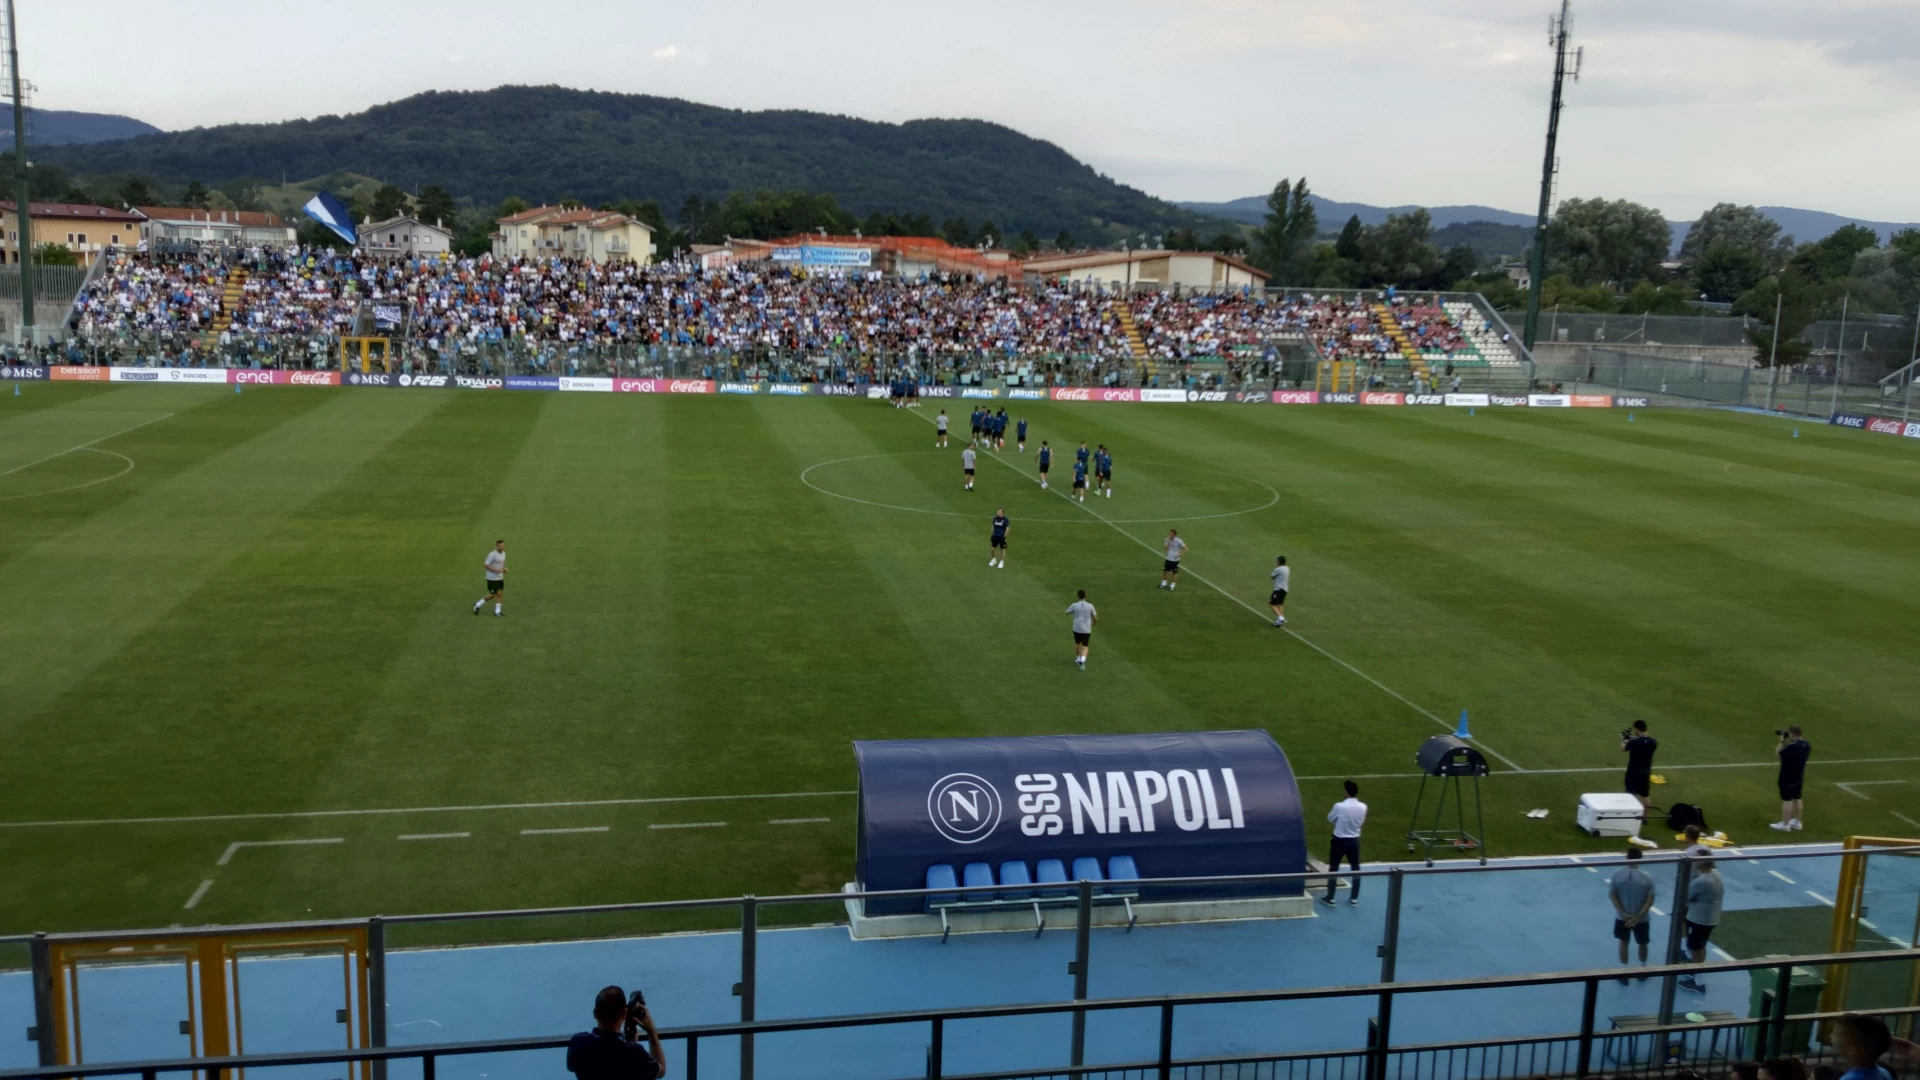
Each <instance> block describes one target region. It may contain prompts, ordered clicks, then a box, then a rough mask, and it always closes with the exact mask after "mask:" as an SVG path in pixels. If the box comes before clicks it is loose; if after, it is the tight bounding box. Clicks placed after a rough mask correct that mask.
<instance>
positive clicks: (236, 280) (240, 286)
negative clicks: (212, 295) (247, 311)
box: [213, 267, 247, 333]
mask: <svg viewBox="0 0 1920 1080" xmlns="http://www.w3.org/2000/svg"><path fill="white" fill-rule="evenodd" d="M246 289H247V272H246V271H245V270H242V269H240V268H238V267H236V268H234V269H233V270H231V271H229V272H228V274H227V281H226V284H225V285H224V286H222V287H221V289H220V313H219V314H217V315H215V316H214V317H213V330H214V332H215V333H220V332H221V331H223V330H225V329H227V328H228V327H230V326H232V325H233V316H234V313H235V312H238V311H239V310H240V301H241V299H242V298H243V297H244V296H246Z"/></svg>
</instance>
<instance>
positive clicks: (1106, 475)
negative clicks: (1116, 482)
mask: <svg viewBox="0 0 1920 1080" xmlns="http://www.w3.org/2000/svg"><path fill="white" fill-rule="evenodd" d="M1093 477H1094V480H1095V481H1096V482H1097V484H1098V485H1099V486H1098V487H1097V488H1096V490H1098V491H1099V492H1100V494H1102V495H1105V496H1106V497H1107V498H1109V499H1111V498H1113V455H1112V454H1109V453H1107V444H1106V443H1101V444H1100V449H1098V450H1096V451H1094V452H1093Z"/></svg>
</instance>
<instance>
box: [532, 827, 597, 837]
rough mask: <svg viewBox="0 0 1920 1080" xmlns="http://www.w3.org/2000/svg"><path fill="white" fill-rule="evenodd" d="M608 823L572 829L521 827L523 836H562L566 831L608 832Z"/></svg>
mask: <svg viewBox="0 0 1920 1080" xmlns="http://www.w3.org/2000/svg"><path fill="white" fill-rule="evenodd" d="M608 828H609V827H608V826H606V825H579V826H576V827H574V828H571V829H521V830H520V835H521V836H561V835H564V834H566V833H590V832H606V831H607V829H608Z"/></svg>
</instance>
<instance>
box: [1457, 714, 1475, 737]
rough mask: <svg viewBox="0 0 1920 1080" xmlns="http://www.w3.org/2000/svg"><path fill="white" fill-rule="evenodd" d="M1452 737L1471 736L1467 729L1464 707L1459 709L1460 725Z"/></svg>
mask: <svg viewBox="0 0 1920 1080" xmlns="http://www.w3.org/2000/svg"><path fill="white" fill-rule="evenodd" d="M1453 737H1454V738H1456V739H1471V738H1473V736H1472V735H1471V734H1469V733H1468V731H1467V710H1465V709H1461V710H1460V727H1459V728H1458V729H1456V730H1455V731H1454V733H1453Z"/></svg>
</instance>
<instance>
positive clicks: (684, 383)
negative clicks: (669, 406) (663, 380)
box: [667, 379, 713, 394]
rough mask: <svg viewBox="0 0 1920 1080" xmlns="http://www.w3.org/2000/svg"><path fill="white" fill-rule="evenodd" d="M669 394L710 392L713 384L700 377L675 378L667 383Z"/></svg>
mask: <svg viewBox="0 0 1920 1080" xmlns="http://www.w3.org/2000/svg"><path fill="white" fill-rule="evenodd" d="M667 393H669V394H711V393H713V384H712V383H710V382H706V381H704V380H702V379H675V380H673V381H672V382H670V383H668V384H667Z"/></svg>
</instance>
